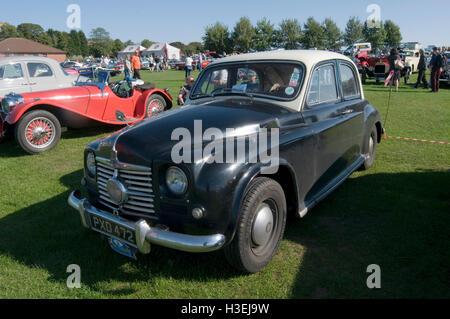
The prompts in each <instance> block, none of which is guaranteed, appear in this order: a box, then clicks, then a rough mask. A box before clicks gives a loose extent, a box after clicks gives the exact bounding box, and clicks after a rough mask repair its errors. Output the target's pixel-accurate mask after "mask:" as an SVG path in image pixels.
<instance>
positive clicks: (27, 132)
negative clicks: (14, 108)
mask: <svg viewBox="0 0 450 319" xmlns="http://www.w3.org/2000/svg"><path fill="white" fill-rule="evenodd" d="M14 131H15V136H16V140H17V142H18V143H19V145H20V146H21V147H22V148H23V150H24V151H26V152H27V153H30V154H37V153H40V152H44V151H48V150H50V149H52V148H54V147H55V146H56V144H58V141H59V139H60V138H61V124H60V122H59V120H58V118H57V117H56V116H55V115H54V114H52V113H50V112H48V111H45V110H34V111H30V112H28V113H26V114H25V115H23V116H22V118H21V119H20V120H19V121H18V122H17V124H16V125H15V129H14Z"/></svg>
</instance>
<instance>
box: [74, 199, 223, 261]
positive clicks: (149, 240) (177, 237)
mask: <svg viewBox="0 0 450 319" xmlns="http://www.w3.org/2000/svg"><path fill="white" fill-rule="evenodd" d="M75 193H76V192H72V193H71V194H70V196H69V198H68V200H67V201H68V203H69V205H70V206H71V207H73V208H74V209H76V210H78V212H79V213H80V217H81V222H82V224H83V226H84V227H86V228H89V229H92V230H95V231H97V229H93V228H92V227H91V225H90V224H89V221H90V218H89V214H94V215H97V216H99V217H101V218H104V219H106V220H109V221H111V222H113V223H117V224H119V225H121V226H123V227H126V228H128V229H130V230H131V231H134V232H135V235H136V246H137V248H138V250H139V251H140V252H141V253H143V254H148V253H150V244H155V245H160V246H164V247H168V248H172V249H177V250H182V251H187V252H195V253H200V252H210V251H214V250H218V249H220V248H222V246H223V245H224V244H225V236H224V235H223V234H214V235H206V236H193V235H186V234H180V233H174V232H171V231H167V230H162V229H159V228H155V227H151V226H150V225H149V224H148V223H147V222H146V221H145V220H143V219H141V220H139V221H138V222H136V223H133V222H131V221H128V220H126V219H124V218H121V217H118V216H114V215H112V214H110V213H107V212H105V211H102V210H99V209H97V208H95V207H94V206H92V205H91V204H90V203H89V201H88V200H87V199H85V198H83V199H79V198H78V197H77V196H75ZM106 235H108V236H110V234H106ZM122 240H123V239H122Z"/></svg>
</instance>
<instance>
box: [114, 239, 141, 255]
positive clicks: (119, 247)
mask: <svg viewBox="0 0 450 319" xmlns="http://www.w3.org/2000/svg"><path fill="white" fill-rule="evenodd" d="M108 241H109V245H110V246H111V248H112V249H113V250H114V251H115V252H117V253H119V254H121V255H124V256H127V257H130V258H132V259H136V248H134V247H131V246H129V245H128V244H127V243H125V242H124V241H121V240H119V239H117V238H112V237H109V238H108Z"/></svg>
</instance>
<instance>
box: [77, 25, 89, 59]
mask: <svg viewBox="0 0 450 319" xmlns="http://www.w3.org/2000/svg"><path fill="white" fill-rule="evenodd" d="M78 41H79V43H80V54H81V55H82V56H83V57H86V56H88V55H89V43H88V40H87V39H86V35H85V34H84V32H83V31H81V30H79V31H78Z"/></svg>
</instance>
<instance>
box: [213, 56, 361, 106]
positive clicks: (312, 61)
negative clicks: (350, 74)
mask: <svg viewBox="0 0 450 319" xmlns="http://www.w3.org/2000/svg"><path fill="white" fill-rule="evenodd" d="M335 59H336V60H344V61H347V62H349V63H351V64H352V65H353V66H354V70H355V72H356V74H358V73H357V68H356V65H355V63H354V62H353V61H352V60H351V59H350V58H348V57H346V56H345V55H343V54H340V53H336V52H331V51H323V50H276V51H266V52H256V53H246V54H239V55H232V56H229V57H225V58H221V59H218V60H215V61H214V62H212V63H211V64H210V65H211V66H215V65H220V64H222V63H227V62H247V61H249V62H250V61H257V60H284V61H299V62H302V63H303V64H304V65H305V75H304V78H305V83H304V85H302V88H301V90H300V92H299V95H298V96H297V98H296V99H294V100H291V101H287V102H284V101H280V102H278V103H279V104H281V105H284V106H285V107H288V108H290V109H292V110H295V111H300V109H301V107H302V105H303V100H304V97H305V95H306V90H307V84H308V81H309V80H308V79H309V76H310V73H311V72H312V70H313V68H314V66H315V65H316V64H317V63H319V62H322V61H327V60H335ZM358 81H359V86H360V88H361V98H362V99H364V91H363V88H362V84H361V78H360V77H359V76H358Z"/></svg>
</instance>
